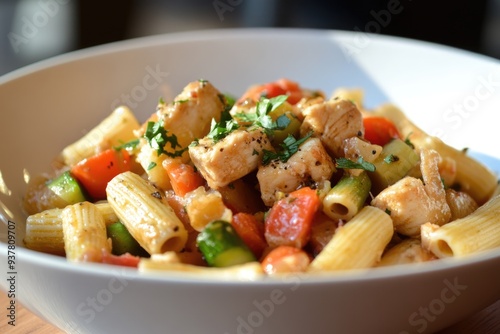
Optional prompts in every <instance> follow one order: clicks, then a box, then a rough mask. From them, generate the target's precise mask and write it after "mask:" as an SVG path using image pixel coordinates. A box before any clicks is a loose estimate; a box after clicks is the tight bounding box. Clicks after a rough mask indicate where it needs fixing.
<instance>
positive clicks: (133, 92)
mask: <svg viewBox="0 0 500 334" xmlns="http://www.w3.org/2000/svg"><path fill="white" fill-rule="evenodd" d="M280 77H287V78H290V79H292V80H296V81H298V82H299V83H300V84H301V85H303V86H304V87H309V88H320V89H323V90H324V91H325V92H327V93H329V92H331V91H332V90H333V89H334V88H336V87H339V86H347V87H354V86H355V87H362V88H364V89H365V92H366V98H367V104H368V106H369V107H371V106H376V105H377V104H379V103H382V102H387V101H391V102H394V103H396V104H398V105H399V106H400V107H401V108H402V109H403V110H404V111H405V112H406V113H407V114H409V115H410V117H411V118H412V119H413V120H414V121H415V122H416V123H417V124H418V125H420V126H421V127H422V128H424V129H425V130H427V131H428V132H430V133H432V134H438V135H440V136H441V137H442V138H443V139H445V140H446V141H447V142H449V143H451V144H452V145H454V146H456V147H458V148H462V147H469V148H471V149H472V150H473V151H474V152H476V153H478V154H477V156H479V157H480V158H481V159H484V161H486V163H488V164H489V165H490V166H491V167H492V168H493V169H495V170H497V171H498V170H500V163H499V162H498V160H497V159H495V158H489V157H488V156H490V157H495V156H496V157H500V153H499V151H498V147H497V145H498V141H494V140H491V139H490V138H491V135H492V133H496V132H495V130H496V128H497V124H495V122H494V121H492V118H493V117H494V115H495V113H496V111H497V109H498V108H499V107H500V94H499V91H500V64H499V62H498V61H495V60H492V59H489V58H486V57H482V56H478V55H475V54H471V53H468V52H463V51H459V50H456V49H451V48H447V47H442V46H437V45H432V44H427V43H422V42H416V41H411V40H405V39H397V38H390V37H383V36H376V35H367V34H364V33H361V32H357V33H349V32H335V31H314V30H259V29H254V30H223V31H205V32H190V33H179V34H172V35H164V36H156V37H151V38H144V39H138V40H132V41H126V42H122V43H116V44H111V45H106V46H102V47H96V48H92V49H89V50H83V51H79V52H75V53H72V54H68V55H63V56H60V57H56V58H53V59H51V60H48V61H44V62H41V63H38V64H35V65H32V66H28V67H26V68H24V69H21V70H18V71H15V72H13V73H10V74H7V75H5V76H3V77H1V78H0V104H1V116H0V142H1V143H2V144H1V146H0V153H1V156H2V158H1V159H0V172H1V176H2V178H3V180H4V181H5V184H4V186H3V187H0V189H1V192H0V200H1V203H2V209H1V210H0V216H1V218H2V220H4V221H5V222H7V221H8V220H10V221H11V222H13V223H10V224H11V226H13V224H14V223H15V225H16V229H15V232H16V235H15V239H16V241H17V243H18V246H17V247H16V248H15V250H14V252H15V264H14V267H13V269H9V267H6V263H7V260H8V259H7V256H8V247H7V244H6V243H5V242H4V243H1V244H0V263H1V264H2V268H3V269H2V277H6V276H7V278H9V276H14V277H15V283H16V284H15V295H16V298H17V300H16V301H17V302H21V303H23V304H24V305H25V306H26V307H27V308H28V309H30V310H31V311H33V312H35V313H37V314H38V315H40V316H42V317H44V318H45V319H47V320H48V321H50V322H51V323H53V324H55V325H56V326H58V327H59V328H61V329H64V330H66V331H68V332H71V333H174V334H176V333H221V334H225V333H272V334H276V333H288V334H291V333H315V334H318V333H424V332H425V333H428V332H433V331H436V330H438V329H441V328H443V327H445V326H449V325H451V324H453V323H454V322H457V321H458V320H460V319H461V318H463V317H464V316H467V315H469V314H471V313H473V312H475V311H478V310H480V309H481V308H483V307H485V306H487V305H489V304H490V303H492V302H494V301H495V300H497V299H498V298H499V297H500V285H499V284H498V282H499V281H500V271H499V270H498V268H499V266H500V250H496V251H491V252H487V253H483V254H479V255H476V256H472V257H470V258H466V259H461V260H453V259H452V260H442V261H438V262H433V263H426V264H422V265H413V266H399V267H393V268H383V269H377V270H369V271H362V272H348V273H345V274H342V275H330V276H315V277H313V276H311V277H308V278H305V279H299V278H297V277H294V276H290V277H287V278H286V279H285V278H284V279H275V280H264V281H257V282H227V281H217V280H213V279H207V278H204V277H193V276H186V275H183V274H176V275H173V274H172V275H170V274H168V275H166V274H162V275H153V274H147V275H146V274H138V273H137V272H136V271H135V270H130V269H127V268H120V267H112V266H107V265H93V264H92V265H91V264H89V265H74V264H69V263H66V262H65V260H64V259H62V258H58V257H55V256H51V255H46V254H41V253H36V252H33V251H30V250H27V249H24V248H22V246H21V241H22V235H23V232H22V225H23V222H24V219H25V216H24V215H23V213H22V210H21V209H20V202H21V196H22V195H23V192H24V190H25V182H24V176H25V174H26V173H29V174H30V175H35V174H37V173H40V172H43V171H46V170H47V169H48V166H49V162H50V161H51V159H52V158H53V157H54V156H55V155H56V154H57V153H58V152H59V151H60V150H61V149H62V148H63V147H64V146H65V145H66V144H68V143H70V142H72V141H73V140H75V139H77V138H79V137H80V136H81V135H82V134H83V133H84V132H85V131H87V130H88V129H90V128H91V127H93V126H94V125H95V124H97V123H98V122H99V120H101V119H102V118H103V117H105V116H106V115H107V114H109V113H110V112H111V110H112V108H113V107H114V106H116V105H117V104H118V103H125V104H128V105H129V106H130V107H131V108H132V109H133V110H134V112H135V113H136V114H137V115H138V117H139V118H140V120H141V121H143V120H145V119H146V117H147V116H148V115H149V114H151V113H152V112H153V110H154V108H155V106H156V103H157V101H158V98H159V97H160V96H164V97H165V98H166V99H168V98H172V97H173V96H175V95H176V94H177V93H178V92H180V90H181V89H182V87H183V86H184V85H185V84H187V83H188V82H190V81H193V80H197V79H200V78H204V79H208V80H210V81H211V82H212V83H213V84H214V85H215V86H216V87H218V88H219V89H220V90H221V91H223V92H230V93H233V94H235V95H238V94H240V93H242V92H243V91H244V89H245V88H246V87H247V86H249V85H250V84H253V83H259V82H266V81H272V80H275V79H277V78H280ZM0 225H2V230H3V236H4V238H3V240H4V241H5V240H6V238H5V237H6V228H5V225H3V224H0ZM11 271H14V272H15V274H9V272H11ZM0 285H1V287H2V289H4V290H6V291H7V290H10V288H11V286H10V284H9V282H8V281H7V280H6V279H1V280H0ZM4 312H5V311H4ZM7 320H8V319H7ZM2 321H6V319H5V318H4V319H3V320H2Z"/></svg>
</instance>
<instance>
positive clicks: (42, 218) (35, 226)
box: [23, 202, 118, 255]
mask: <svg viewBox="0 0 500 334" xmlns="http://www.w3.org/2000/svg"><path fill="white" fill-rule="evenodd" d="M95 207H96V208H97V209H98V210H99V212H100V213H101V215H102V217H103V219H104V224H105V225H109V224H112V223H115V222H117V221H118V217H117V216H116V214H115V212H114V211H113V209H112V208H111V206H110V205H109V203H107V202H101V203H96V204H95ZM62 211H63V209H57V208H55V209H49V210H45V211H42V212H40V213H37V214H34V215H30V216H28V218H27V219H26V235H25V237H24V240H23V242H24V245H25V246H26V247H27V248H29V249H33V250H37V251H40V252H45V253H51V254H56V255H64V235H63V227H62V217H61V214H62Z"/></svg>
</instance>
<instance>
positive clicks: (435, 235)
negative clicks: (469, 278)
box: [421, 196, 500, 258]
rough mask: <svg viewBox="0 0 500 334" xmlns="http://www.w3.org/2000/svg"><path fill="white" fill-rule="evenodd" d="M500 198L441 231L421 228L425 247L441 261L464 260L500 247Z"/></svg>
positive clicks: (429, 227)
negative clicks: (447, 259) (463, 257)
mask: <svg viewBox="0 0 500 334" xmlns="http://www.w3.org/2000/svg"><path fill="white" fill-rule="evenodd" d="M499 216H500V196H496V197H494V198H492V199H491V200H490V201H488V202H487V203H486V204H484V205H483V206H481V207H479V209H477V210H476V211H474V212H473V213H472V214H470V215H468V216H466V217H464V218H460V219H457V220H454V221H452V222H450V223H448V224H445V225H443V226H441V227H438V226H436V225H433V224H430V223H427V224H424V225H423V226H422V229H421V231H422V233H421V234H422V235H421V238H422V244H423V245H424V247H425V248H427V249H428V250H430V251H431V252H432V253H433V254H434V255H436V256H437V257H439V258H444V257H451V256H464V255H469V254H472V253H477V252H481V251H485V250H489V249H493V248H496V247H500V221H499V220H498V217H499Z"/></svg>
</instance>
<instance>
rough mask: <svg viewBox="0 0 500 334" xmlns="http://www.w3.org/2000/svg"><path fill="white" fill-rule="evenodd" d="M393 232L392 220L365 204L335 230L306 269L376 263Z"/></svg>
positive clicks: (336, 267) (330, 269)
mask: <svg viewBox="0 0 500 334" xmlns="http://www.w3.org/2000/svg"><path fill="white" fill-rule="evenodd" d="M393 234H394V228H393V226H392V220H391V218H390V216H389V215H388V214H386V213H385V212H384V211H382V210H380V209H378V208H375V207H373V206H365V207H364V208H363V209H362V210H361V211H360V212H359V213H358V214H357V215H356V216H355V217H354V218H353V219H351V220H350V221H349V222H348V223H347V224H345V225H344V226H342V227H340V228H338V229H337V232H336V233H335V234H334V236H333V238H332V239H331V240H330V242H329V243H328V244H327V245H326V246H325V248H324V249H323V251H321V253H319V254H318V256H316V258H315V259H314V260H313V261H312V262H311V264H310V266H309V270H308V271H312V272H318V271H335V270H348V269H362V268H370V267H373V266H375V265H376V264H377V263H378V262H379V261H380V257H381V256H382V253H383V252H384V249H385V247H386V246H387V244H388V243H389V242H390V241H391V238H392V235H393Z"/></svg>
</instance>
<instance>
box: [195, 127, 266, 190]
mask: <svg viewBox="0 0 500 334" xmlns="http://www.w3.org/2000/svg"><path fill="white" fill-rule="evenodd" d="M263 150H268V151H272V150H273V147H272V145H271V142H270V141H269V138H268V137H267V135H266V134H265V133H264V132H263V131H262V130H261V129H255V130H235V131H233V132H231V133H230V134H229V135H228V136H227V137H225V138H224V139H222V140H220V141H218V142H214V141H213V140H212V139H210V138H203V139H201V140H200V141H199V142H198V144H197V145H193V146H190V147H189V156H190V157H191V160H192V161H193V163H194V165H195V166H196V168H197V169H198V170H199V171H200V173H201V175H203V177H204V178H205V180H207V183H208V185H209V186H210V187H211V188H214V189H217V188H220V187H223V186H225V185H228V184H229V183H231V182H232V181H235V180H237V179H239V178H241V177H243V176H245V175H247V174H248V173H250V172H252V171H253V170H255V169H256V168H257V166H258V165H259V163H260V161H261V160H262V154H263V153H262V152H263Z"/></svg>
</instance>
